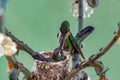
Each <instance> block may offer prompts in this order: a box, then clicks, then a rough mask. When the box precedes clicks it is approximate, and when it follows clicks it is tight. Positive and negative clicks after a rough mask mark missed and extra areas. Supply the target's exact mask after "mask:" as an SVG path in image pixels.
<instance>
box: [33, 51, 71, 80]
mask: <svg viewBox="0 0 120 80" xmlns="http://www.w3.org/2000/svg"><path fill="white" fill-rule="evenodd" d="M40 54H42V55H43V56H44V57H45V58H50V57H51V56H52V52H41V53H40ZM68 61H69V56H66V58H65V60H63V61H58V62H53V61H51V62H48V61H40V60H36V59H35V60H34V63H35V66H34V68H33V71H32V75H33V80H64V79H65V76H66V75H67V74H68V73H69V72H70V67H69V65H68Z"/></svg>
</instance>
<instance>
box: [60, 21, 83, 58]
mask: <svg viewBox="0 0 120 80" xmlns="http://www.w3.org/2000/svg"><path fill="white" fill-rule="evenodd" d="M69 26H70V24H69V22H68V21H63V22H62V24H61V26H60V33H59V34H58V40H59V43H60V48H61V49H62V50H65V51H70V52H71V53H74V51H75V52H77V53H79V54H80V55H81V57H82V58H83V59H85V57H84V55H83V53H82V51H81V49H80V47H79V44H78V43H77V40H76V39H75V37H73V35H72V33H71V32H70V28H69Z"/></svg>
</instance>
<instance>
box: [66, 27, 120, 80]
mask: <svg viewBox="0 0 120 80" xmlns="http://www.w3.org/2000/svg"><path fill="white" fill-rule="evenodd" d="M119 37H120V26H118V31H117V32H116V34H115V36H114V37H113V39H112V40H111V41H110V42H109V43H108V44H107V45H106V46H105V47H104V48H103V49H102V50H101V51H99V52H98V53H97V54H95V55H93V56H92V57H90V58H89V59H88V60H86V61H85V62H83V63H81V65H80V66H79V67H78V68H77V69H76V70H73V71H71V72H69V73H68V75H67V76H66V78H65V80H70V79H71V78H72V77H73V76H75V75H76V74H77V73H78V72H79V71H80V70H82V69H84V68H86V67H95V66H93V65H91V64H93V63H95V61H97V59H99V58H100V57H101V56H103V55H104V54H105V53H106V52H107V51H108V50H109V49H110V48H111V47H112V46H113V44H114V43H115V42H116V41H117V40H118V38H119Z"/></svg>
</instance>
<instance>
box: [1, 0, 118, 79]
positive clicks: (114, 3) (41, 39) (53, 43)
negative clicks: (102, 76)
mask: <svg viewBox="0 0 120 80" xmlns="http://www.w3.org/2000/svg"><path fill="white" fill-rule="evenodd" d="M71 2H72V1H71V0H9V1H8V5H7V11H6V27H7V28H8V29H9V31H11V32H12V33H13V34H14V35H15V36H16V37H17V38H19V39H20V40H22V41H24V43H27V44H28V45H29V46H30V47H31V48H32V49H33V50H35V51H38V52H39V51H50V50H54V48H56V47H57V46H58V41H57V37H56V34H57V33H58V32H59V26H60V24H61V22H62V21H63V20H68V21H69V22H70V24H71V31H72V33H73V34H74V35H75V33H76V32H77V24H78V22H77V19H76V18H74V17H73V16H72V13H71V12H70V6H71ZM119 8H120V0H99V6H98V7H97V8H95V9H94V13H93V14H92V15H91V17H90V18H87V19H84V27H86V26H88V25H92V26H94V27H95V31H94V32H93V33H92V34H91V35H90V36H89V37H87V38H86V39H85V40H84V43H85V48H83V49H82V51H83V52H84V55H85V56H86V57H87V58H88V57H89V56H90V55H92V54H96V53H97V52H98V51H99V49H100V48H101V47H104V46H105V45H106V44H107V43H108V42H109V41H110V40H111V39H112V37H113V36H114V32H115V31H116V30H117V23H118V22H120V9H119ZM17 59H18V60H19V61H20V62H22V63H23V64H24V66H26V67H27V68H28V69H29V70H31V69H32V66H33V59H32V58H31V56H29V55H28V54H26V52H23V51H20V53H19V55H18V56H17ZM119 59H120V44H117V43H116V44H115V45H114V46H113V47H112V48H111V49H110V50H109V51H108V52H107V53H106V54H105V55H104V56H103V57H101V58H100V59H99V60H102V61H103V63H104V64H105V67H109V68H110V70H109V71H108V72H107V77H108V79H109V80H119V74H120V70H119V69H120V63H119V61H120V60H119ZM6 69H7V61H6V59H5V57H4V56H3V57H1V58H0V80H8V73H7V72H6ZM86 72H87V73H88V75H89V76H90V77H91V80H98V76H97V75H96V73H95V71H94V69H93V68H87V69H86ZM20 76H23V75H22V74H20ZM20 80H22V79H21V78H20Z"/></svg>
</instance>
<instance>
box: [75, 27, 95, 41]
mask: <svg viewBox="0 0 120 80" xmlns="http://www.w3.org/2000/svg"><path fill="white" fill-rule="evenodd" d="M93 30H94V27H92V26H87V27H85V28H84V29H82V30H81V31H80V32H78V33H77V34H76V36H75V37H76V38H77V39H79V40H80V41H83V40H84V39H85V38H86V37H87V36H88V35H90V34H91V33H92V32H93Z"/></svg>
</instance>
